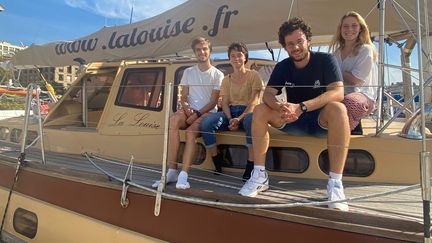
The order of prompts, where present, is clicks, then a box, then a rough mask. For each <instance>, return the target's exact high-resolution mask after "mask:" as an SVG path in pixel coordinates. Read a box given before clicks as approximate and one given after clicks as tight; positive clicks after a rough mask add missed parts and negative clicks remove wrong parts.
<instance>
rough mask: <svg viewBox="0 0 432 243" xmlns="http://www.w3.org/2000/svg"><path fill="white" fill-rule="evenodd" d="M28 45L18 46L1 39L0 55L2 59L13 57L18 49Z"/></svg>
mask: <svg viewBox="0 0 432 243" xmlns="http://www.w3.org/2000/svg"><path fill="white" fill-rule="evenodd" d="M25 48H27V46H16V45H12V44H11V43H9V42H5V41H0V56H1V57H2V59H9V58H11V57H12V56H13V55H14V54H15V53H16V52H17V51H20V50H23V49H25Z"/></svg>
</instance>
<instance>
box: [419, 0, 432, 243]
mask: <svg viewBox="0 0 432 243" xmlns="http://www.w3.org/2000/svg"><path fill="white" fill-rule="evenodd" d="M416 15H417V18H416V19H417V22H416V34H417V44H418V46H417V56H418V66H419V79H418V80H419V88H420V113H421V133H422V143H421V146H422V149H421V153H420V170H421V173H420V177H421V188H422V199H423V227H424V242H430V236H431V234H430V227H431V222H430V200H431V187H430V186H431V185H430V166H429V162H430V161H429V155H430V154H429V152H428V151H427V144H426V131H425V127H426V119H425V110H424V106H425V100H424V98H425V97H424V87H423V85H424V82H423V58H422V57H423V53H422V47H423V45H422V32H421V21H420V20H421V15H420V0H417V1H416Z"/></svg>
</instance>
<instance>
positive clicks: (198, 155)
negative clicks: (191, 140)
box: [177, 142, 206, 165]
mask: <svg viewBox="0 0 432 243" xmlns="http://www.w3.org/2000/svg"><path fill="white" fill-rule="evenodd" d="M195 146H196V147H195V156H194V157H193V158H192V164H193V165H200V164H202V163H203V162H204V160H205V157H206V148H205V147H204V145H202V144H201V143H196V145H195ZM184 147H185V143H184V142H181V143H180V146H179V152H178V155H177V161H178V162H179V163H183V152H184Z"/></svg>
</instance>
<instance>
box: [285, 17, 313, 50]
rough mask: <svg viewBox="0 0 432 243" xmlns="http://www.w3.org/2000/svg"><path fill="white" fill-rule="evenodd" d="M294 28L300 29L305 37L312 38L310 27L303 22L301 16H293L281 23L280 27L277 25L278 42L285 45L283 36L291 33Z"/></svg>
mask: <svg viewBox="0 0 432 243" xmlns="http://www.w3.org/2000/svg"><path fill="white" fill-rule="evenodd" d="M296 30H301V31H303V33H304V34H305V36H306V39H307V40H308V41H310V40H311V39H312V32H311V27H310V26H309V25H308V24H306V23H305V22H304V20H303V19H302V18H299V17H294V18H291V19H290V20H288V21H285V22H283V23H282V25H281V27H279V32H278V35H279V43H280V44H281V45H282V46H283V47H285V45H286V43H285V36H287V35H289V34H291V33H292V32H294V31H296Z"/></svg>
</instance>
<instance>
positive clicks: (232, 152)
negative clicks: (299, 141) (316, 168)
mask: <svg viewBox="0 0 432 243" xmlns="http://www.w3.org/2000/svg"><path fill="white" fill-rule="evenodd" d="M218 150H219V153H221V154H222V158H223V161H224V162H223V166H224V167H231V168H245V166H246V161H247V158H248V150H247V147H246V146H244V145H226V144H222V145H218ZM308 167H309V156H308V155H307V153H306V151H304V150H303V149H300V148H291V147H289V148H287V147H270V148H269V149H268V152H267V154H266V169H268V170H270V171H280V172H290V173H303V172H305V171H306V170H307V168H308Z"/></svg>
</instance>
